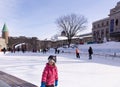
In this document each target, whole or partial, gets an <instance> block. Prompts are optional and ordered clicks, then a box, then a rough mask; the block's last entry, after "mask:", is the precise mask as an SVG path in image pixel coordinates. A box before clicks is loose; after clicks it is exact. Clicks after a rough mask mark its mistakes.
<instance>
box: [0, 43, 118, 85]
mask: <svg viewBox="0 0 120 87" xmlns="http://www.w3.org/2000/svg"><path fill="white" fill-rule="evenodd" d="M89 46H91V47H92V48H93V49H97V50H105V49H112V50H113V51H114V50H116V49H117V51H116V52H117V55H118V54H119V53H120V43H119V42H109V43H104V44H89V45H87V44H86V45H79V46H78V47H79V49H80V50H81V54H80V59H79V58H76V57H75V53H74V52H75V48H69V49H68V48H60V50H64V51H65V52H64V53H60V54H54V52H53V51H54V50H51V51H49V52H48V53H46V54H43V53H31V52H26V53H21V52H19V53H17V52H16V53H6V54H3V53H0V70H1V71H4V72H6V73H9V74H11V75H14V76H16V77H19V78H21V79H23V80H26V81H28V82H30V83H33V84H35V85H37V86H38V87H40V83H41V76H42V71H43V69H44V67H45V64H46V63H47V58H48V56H49V55H56V56H57V63H56V65H57V67H58V71H59V72H58V73H59V85H58V87H120V84H119V81H120V75H119V74H120V56H119V55H118V56H117V57H114V56H101V55H93V59H92V60H88V54H87V49H88V48H89ZM84 49H86V50H84ZM108 51H109V50H108ZM94 53H96V54H97V53H98V54H99V53H100V52H98V51H97V52H95V50H94ZM107 53H108V52H106V53H105V52H104V54H107ZM110 53H111V54H112V51H110Z"/></svg>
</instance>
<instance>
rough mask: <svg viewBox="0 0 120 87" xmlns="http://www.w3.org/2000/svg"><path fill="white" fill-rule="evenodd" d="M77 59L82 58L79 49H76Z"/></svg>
mask: <svg viewBox="0 0 120 87" xmlns="http://www.w3.org/2000/svg"><path fill="white" fill-rule="evenodd" d="M76 58H80V51H79V49H78V48H76Z"/></svg>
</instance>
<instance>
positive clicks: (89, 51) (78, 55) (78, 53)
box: [75, 47, 93, 60]
mask: <svg viewBox="0 0 120 87" xmlns="http://www.w3.org/2000/svg"><path fill="white" fill-rule="evenodd" d="M75 52H76V58H80V50H79V49H78V48H76V51H75ZM88 53H89V59H90V60H91V59H92V54H93V49H92V47H89V49H88Z"/></svg>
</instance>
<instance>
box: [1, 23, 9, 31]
mask: <svg viewBox="0 0 120 87" xmlns="http://www.w3.org/2000/svg"><path fill="white" fill-rule="evenodd" d="M6 31H8V29H7V26H6V24H4V26H3V29H2V32H6Z"/></svg>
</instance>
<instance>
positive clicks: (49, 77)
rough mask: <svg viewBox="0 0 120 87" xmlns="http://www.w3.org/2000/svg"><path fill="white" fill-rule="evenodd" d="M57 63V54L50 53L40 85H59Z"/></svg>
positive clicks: (43, 86) (47, 86)
mask: <svg viewBox="0 0 120 87" xmlns="http://www.w3.org/2000/svg"><path fill="white" fill-rule="evenodd" d="M55 63H56V56H53V55H50V56H49V57H48V63H46V67H45V68H44V71H43V74H42V80H41V86H40V87H54V86H57V85H58V71H57V67H56V65H55Z"/></svg>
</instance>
